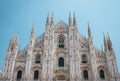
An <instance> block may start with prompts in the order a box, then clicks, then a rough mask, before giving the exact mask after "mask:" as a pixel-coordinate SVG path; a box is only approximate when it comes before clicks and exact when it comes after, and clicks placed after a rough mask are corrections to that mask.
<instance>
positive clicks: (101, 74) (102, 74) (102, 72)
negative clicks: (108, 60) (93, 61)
mask: <svg viewBox="0 0 120 81" xmlns="http://www.w3.org/2000/svg"><path fill="white" fill-rule="evenodd" d="M100 78H101V79H105V74H104V71H103V70H100Z"/></svg>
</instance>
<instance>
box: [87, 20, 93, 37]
mask: <svg viewBox="0 0 120 81" xmlns="http://www.w3.org/2000/svg"><path fill="white" fill-rule="evenodd" d="M91 34H92V33H91V29H90V25H89V22H88V36H89V38H90V37H92V35H91Z"/></svg>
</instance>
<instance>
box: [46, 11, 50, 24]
mask: <svg viewBox="0 0 120 81" xmlns="http://www.w3.org/2000/svg"><path fill="white" fill-rule="evenodd" d="M49 24H50V18H49V12H48V16H47V20H46V25H49Z"/></svg>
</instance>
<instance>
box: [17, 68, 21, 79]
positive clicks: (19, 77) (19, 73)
mask: <svg viewBox="0 0 120 81" xmlns="http://www.w3.org/2000/svg"><path fill="white" fill-rule="evenodd" d="M21 78H22V71H21V70H18V72H17V80H20V79H21Z"/></svg>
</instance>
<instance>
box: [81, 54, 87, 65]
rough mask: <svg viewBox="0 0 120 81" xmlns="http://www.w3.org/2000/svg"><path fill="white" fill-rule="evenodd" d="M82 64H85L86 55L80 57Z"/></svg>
mask: <svg viewBox="0 0 120 81" xmlns="http://www.w3.org/2000/svg"><path fill="white" fill-rule="evenodd" d="M82 63H87V56H86V55H82Z"/></svg>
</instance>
